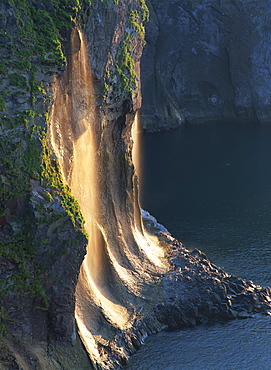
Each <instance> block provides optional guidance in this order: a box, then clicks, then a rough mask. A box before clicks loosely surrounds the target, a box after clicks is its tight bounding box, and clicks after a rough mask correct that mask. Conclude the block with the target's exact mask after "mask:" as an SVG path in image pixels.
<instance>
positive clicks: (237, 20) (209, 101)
mask: <svg viewBox="0 0 271 370" xmlns="http://www.w3.org/2000/svg"><path fill="white" fill-rule="evenodd" d="M149 7H150V11H151V21H150V22H149V23H148V25H147V29H146V41H147V45H146V48H145V50H144V54H143V58H142V94H143V117H144V119H143V120H142V122H143V124H144V126H145V127H146V128H147V129H148V130H150V131H151V130H154V131H155V130H157V129H160V127H163V126H164V127H166V128H171V127H174V126H175V127H176V126H177V125H179V124H181V123H182V122H183V121H184V119H185V120H186V122H188V123H202V122H207V121H210V120H220V121H221V120H225V121H229V120H231V121H241V122H269V121H270V107H271V103H270V57H269V53H270V48H269V45H270V35H271V28H270V22H269V18H270V12H271V6H270V2H268V1H258V2H253V1H247V0H238V1H235V0H234V1H220V0H204V1H190V0H188V1H183V0H180V1H167V2H165V1H162V0H158V1H152V0H149ZM180 112H181V113H182V114H181V113H180ZM154 116H155V119H153V117H154ZM182 117H183V119H182ZM169 122H170V123H169Z"/></svg>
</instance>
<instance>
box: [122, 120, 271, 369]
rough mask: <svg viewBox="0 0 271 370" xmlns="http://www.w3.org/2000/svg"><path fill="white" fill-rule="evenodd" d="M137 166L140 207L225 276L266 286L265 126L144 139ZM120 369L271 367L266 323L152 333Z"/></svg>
mask: <svg viewBox="0 0 271 370" xmlns="http://www.w3.org/2000/svg"><path fill="white" fill-rule="evenodd" d="M142 162H143V163H144V165H143V168H142V173H141V179H140V184H141V186H140V188H141V205H142V208H144V209H146V210H148V211H149V212H150V213H151V214H152V215H153V216H155V217H156V218H157V220H158V222H160V223H162V224H163V225H164V226H166V227H167V229H168V230H169V231H170V232H171V234H172V235H173V236H174V237H176V238H177V239H179V240H180V241H182V243H183V244H184V245H185V246H186V247H187V248H188V249H191V250H192V249H194V248H198V249H201V250H202V251H203V252H204V253H206V255H207V257H208V258H209V259H210V260H211V261H212V262H213V263H215V264H216V265H218V266H220V267H222V268H224V270H225V271H226V272H228V273H229V274H233V275H237V276H238V277H240V278H243V279H245V280H252V281H254V282H255V283H257V284H260V285H262V286H267V285H268V286H271V125H259V124H254V125H253V124H234V123H227V124H221V123H218V122H216V123H210V124H205V125H198V126H184V127H181V128H179V129H177V130H173V131H168V132H162V133H155V134H144V135H143V138H142ZM127 369H130V370H179V369H180V370H200V369H202V370H203V369H204V370H237V369H238V370H240V369H246V370H256V369H257V370H258V369H260V370H265V369H271V317H266V316H262V315H256V316H255V317H254V318H251V319H246V320H235V321H231V322H228V323H225V324H216V325H207V326H199V327H196V328H191V329H184V330H180V331H177V332H171V333H168V332H163V333H159V334H157V335H154V336H151V337H149V338H147V339H146V340H145V345H144V346H142V348H141V349H140V350H139V352H138V353H137V354H135V355H134V356H132V358H131V360H130V363H129V365H128V367H127Z"/></svg>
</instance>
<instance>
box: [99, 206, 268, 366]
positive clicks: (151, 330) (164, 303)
mask: <svg viewBox="0 0 271 370" xmlns="http://www.w3.org/2000/svg"><path fill="white" fill-rule="evenodd" d="M143 217H144V223H145V227H146V228H147V229H148V230H149V231H150V232H151V233H154V234H156V235H158V236H159V240H160V242H161V243H162V244H163V245H164V247H165V248H167V250H168V254H169V259H170V263H171V266H172V269H171V271H169V273H168V274H166V275H165V276H164V277H163V278H162V280H161V282H160V283H158V284H162V287H163V288H162V289H163V292H164V299H163V300H161V301H160V302H159V301H158V302H157V304H156V305H154V306H153V308H152V310H151V311H150V312H149V313H148V314H146V315H143V316H141V317H140V312H138V319H137V320H135V323H134V325H133V327H132V328H131V329H128V330H125V331H122V332H119V333H118V334H116V336H115V338H114V340H113V341H112V343H111V345H110V347H108V346H106V347H105V346H100V348H99V350H100V351H101V353H103V355H104V360H105V363H104V367H98V368H99V369H103V368H106V369H119V368H122V367H123V366H124V367H125V364H126V363H127V362H128V359H129V357H130V356H131V355H133V354H134V353H135V352H136V351H137V350H138V349H139V348H140V347H141V345H142V344H143V342H144V339H145V338H146V337H147V336H149V335H152V334H155V333H158V332H160V331H161V330H171V331H174V330H178V329H181V328H184V327H193V326H195V325H202V324H206V323H213V324H216V323H218V322H223V321H228V320H235V319H248V318H252V317H253V316H254V315H255V314H259V313H260V314H264V315H270V312H271V289H270V288H269V287H265V288H263V287H261V286H259V285H255V284H254V283H253V282H251V281H244V280H242V279H240V278H238V277H236V276H233V275H229V274H227V273H226V272H225V271H224V270H222V269H221V268H219V267H217V266H216V265H214V264H213V263H211V262H210V261H209V260H208V258H207V257H206V256H205V254H204V253H202V252H201V251H200V250H198V249H195V250H193V251H188V250H187V249H186V248H185V247H184V246H183V245H182V244H181V243H180V242H179V241H177V240H176V239H174V238H173V237H172V236H171V235H170V234H169V233H168V232H167V231H165V229H164V227H163V226H162V225H160V224H158V223H157V221H156V220H155V218H154V217H152V216H150V215H149V214H148V212H146V211H143ZM123 349H124V352H123Z"/></svg>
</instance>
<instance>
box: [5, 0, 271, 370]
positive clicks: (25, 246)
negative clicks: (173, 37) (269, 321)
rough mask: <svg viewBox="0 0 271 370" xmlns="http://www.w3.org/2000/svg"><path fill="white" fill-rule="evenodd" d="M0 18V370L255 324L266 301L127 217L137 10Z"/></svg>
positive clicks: (95, 6) (137, 5) (110, 5)
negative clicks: (195, 330)
mask: <svg viewBox="0 0 271 370" xmlns="http://www.w3.org/2000/svg"><path fill="white" fill-rule="evenodd" d="M1 14H2V15H1V40H0V41H1V44H0V48H1V55H2V56H3V58H2V59H1V65H0V71H1V74H2V79H1V90H0V91H1V92H0V95H1V100H0V102H1V107H0V110H1V112H0V115H1V126H0V135H1V141H0V143H1V145H0V148H1V157H0V158H1V162H0V181H1V191H0V204H1V214H0V247H1V249H0V262H1V272H0V274H1V276H0V277H1V285H0V297H1V311H0V330H1V336H2V338H1V342H0V364H1V368H3V369H27V370H32V369H46V370H48V369H54V370H55V369H78V370H79V369H80V370H82V369H90V368H92V367H93V368H96V369H114V368H119V367H121V366H123V365H124V364H125V363H127V360H128V358H129V356H130V355H131V354H133V353H134V352H135V351H136V350H137V349H138V348H139V347H140V346H141V344H142V341H143V339H144V338H145V336H146V335H149V334H152V333H156V332H158V331H160V330H162V329H163V328H169V329H176V328H181V327H184V326H192V325H196V324H200V323H204V322H206V321H208V320H213V319H234V318H244V317H249V316H251V315H252V314H253V313H254V312H264V313H266V312H267V311H268V310H269V308H270V301H271V298H270V289H269V288H266V289H263V288H261V287H260V286H256V285H254V284H253V283H251V282H244V281H242V280H241V279H238V278H236V277H234V276H230V275H228V274H226V273H225V272H224V271H222V270H221V269H219V268H218V267H216V266H214V265H213V264H211V263H210V262H209V261H208V259H207V258H206V256H204V255H203V254H202V253H201V252H200V251H198V250H195V251H193V252H188V251H187V250H186V249H185V248H184V247H183V246H182V245H181V243H180V242H178V241H177V240H175V239H174V238H173V237H172V236H171V235H170V234H169V233H168V232H167V230H165V228H163V227H162V226H161V225H159V224H157V222H156V220H155V219H154V218H153V217H151V216H150V215H149V214H148V213H147V212H143V211H141V210H140V205H139V202H138V179H137V174H136V173H135V168H134V164H133V161H135V156H136V152H135V151H134V150H133V148H134V143H135V142H136V135H134V136H133V135H132V128H133V126H134V125H135V121H136V119H137V112H138V109H139V108H140V105H141V99H140V80H139V63H140V57H141V53H142V49H143V45H144V23H145V22H146V21H147V19H148V10H147V8H146V6H145V3H144V1H143V0H139V1H132V0H112V1H111V0H108V1H90V0H88V1H87V0H86V1H82V2H80V1H65V2H63V1H60V0H59V1H57V0H54V1H47V0H46V1H30V0H29V1H28V0H20V1H17V2H15V1H13V0H4V1H2V2H1ZM141 213H142V215H141Z"/></svg>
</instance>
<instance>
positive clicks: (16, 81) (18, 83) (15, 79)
mask: <svg viewBox="0 0 271 370" xmlns="http://www.w3.org/2000/svg"><path fill="white" fill-rule="evenodd" d="M9 82H10V85H11V86H15V87H18V88H20V89H24V90H26V91H29V90H30V86H29V84H28V81H27V78H26V76H25V75H21V74H19V73H17V72H16V73H12V74H10V75H9Z"/></svg>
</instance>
